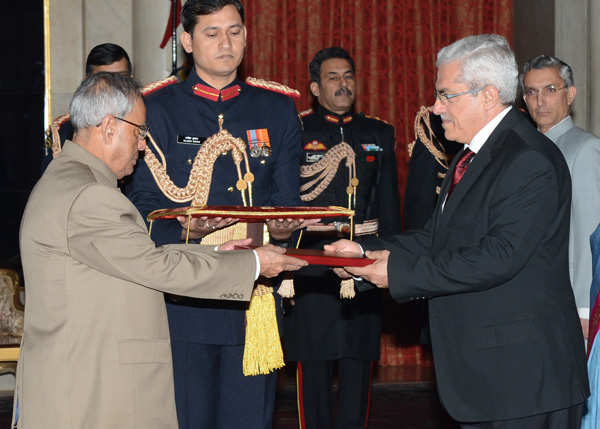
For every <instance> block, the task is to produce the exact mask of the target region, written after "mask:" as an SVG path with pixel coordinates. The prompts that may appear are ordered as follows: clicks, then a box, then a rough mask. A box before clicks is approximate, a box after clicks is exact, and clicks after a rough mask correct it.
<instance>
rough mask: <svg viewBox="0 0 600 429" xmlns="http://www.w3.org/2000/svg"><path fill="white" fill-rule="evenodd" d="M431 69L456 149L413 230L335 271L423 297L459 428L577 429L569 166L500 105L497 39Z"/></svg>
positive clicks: (473, 44) (458, 49)
mask: <svg viewBox="0 0 600 429" xmlns="http://www.w3.org/2000/svg"><path fill="white" fill-rule="evenodd" d="M437 67H438V75H437V82H436V88H435V91H436V96H437V98H436V101H435V104H434V107H433V112H434V113H435V114H437V115H440V116H441V118H442V126H443V128H444V133H445V136H446V138H447V139H449V140H454V141H457V142H460V143H464V144H465V148H464V150H462V151H461V152H459V153H458V154H457V156H456V158H455V159H454V160H453V161H452V164H451V165H450V169H449V171H448V175H447V176H446V178H445V179H444V181H443V183H442V186H441V192H440V198H439V200H438V204H437V206H436V209H435V212H434V214H433V216H432V218H431V219H430V220H429V222H428V223H427V224H426V225H425V227H424V228H423V229H421V230H416V231H410V232H409V233H406V234H404V235H395V236H393V237H388V238H389V239H391V240H389V241H386V240H384V238H385V237H382V238H381V239H372V240H371V241H370V242H369V243H364V248H365V249H369V250H370V251H367V252H366V255H367V257H369V258H372V259H375V263H373V264H372V265H369V266H367V267H363V268H356V267H354V268H352V267H346V268H345V269H343V270H342V269H336V272H337V273H338V274H339V275H340V276H341V277H343V278H349V277H350V275H353V276H354V277H356V278H358V277H361V278H362V280H363V281H368V282H371V283H373V284H374V285H376V286H377V287H382V288H389V289H390V293H391V295H392V297H393V298H394V299H395V300H397V301H408V300H412V299H419V298H425V299H429V321H430V331H431V345H432V349H433V357H434V361H435V371H436V382H437V388H438V392H439V395H440V399H441V403H442V404H443V405H444V407H445V408H446V410H447V411H448V412H449V414H450V415H451V416H452V417H453V418H454V419H455V420H457V421H458V422H459V423H460V425H461V428H463V429H467V428H468V429H471V428H496V429H498V428H502V429H508V428H527V429H542V428H553V429H556V428H561V429H571V428H577V427H579V425H580V422H581V414H582V409H583V403H584V401H585V399H586V398H587V396H589V387H588V378H587V370H586V359H585V352H584V347H583V336H582V335H581V327H580V323H579V318H578V317H577V309H576V307H575V299H574V297H573V292H572V290H571V287H570V285H569V267H568V237H569V213H570V207H571V187H570V179H569V169H568V167H567V164H566V162H565V160H564V158H563V156H562V154H561V153H560V151H559V150H558V148H557V147H556V146H555V145H553V144H552V143H551V142H550V141H549V140H548V139H547V138H546V137H544V135H543V134H541V133H539V132H537V131H536V129H535V128H534V127H533V126H532V125H531V123H530V122H529V121H528V120H527V119H525V118H524V117H523V116H522V115H521V113H520V112H519V111H517V110H516V109H514V108H512V107H511V104H512V103H513V102H514V100H515V97H516V92H517V87H518V68H517V63H516V60H515V57H514V53H513V52H512V50H511V49H510V46H509V45H508V42H507V41H506V39H505V38H504V37H501V36H498V35H492V34H487V35H480V36H470V37H466V38H464V39H461V40H459V41H457V42H455V43H453V44H452V45H450V46H447V47H445V48H443V49H442V50H441V51H440V52H439V53H438V57H437ZM375 249H383V250H375ZM325 250H330V251H351V252H356V251H359V250H360V247H359V246H358V244H356V243H354V242H351V241H348V240H340V241H338V242H336V243H333V244H332V245H330V246H325Z"/></svg>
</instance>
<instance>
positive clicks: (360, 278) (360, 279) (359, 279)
mask: <svg viewBox="0 0 600 429" xmlns="http://www.w3.org/2000/svg"><path fill="white" fill-rule="evenodd" d="M356 244H358V243H356ZM358 247H360V253H361V254H363V255H364V254H365V249H363V247H362V246H361V245H360V244H358ZM352 278H353V279H354V281H356V282H362V281H363V278H362V277H354V276H352Z"/></svg>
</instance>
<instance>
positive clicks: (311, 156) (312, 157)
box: [306, 152, 323, 164]
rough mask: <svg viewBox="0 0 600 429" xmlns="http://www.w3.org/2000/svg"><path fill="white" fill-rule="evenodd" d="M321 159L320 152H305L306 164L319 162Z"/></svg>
mask: <svg viewBox="0 0 600 429" xmlns="http://www.w3.org/2000/svg"><path fill="white" fill-rule="evenodd" d="M322 159H323V154H322V153H310V152H306V163H307V164H314V163H315V162H319V161H320V160H322Z"/></svg>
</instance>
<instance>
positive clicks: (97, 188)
mask: <svg viewBox="0 0 600 429" xmlns="http://www.w3.org/2000/svg"><path fill="white" fill-rule="evenodd" d="M99 201H101V202H102V204H101V205H99V204H98V202H99ZM138 222H141V219H140V215H139V213H138V211H137V210H136V208H135V207H134V206H133V205H132V204H131V203H130V202H129V201H128V200H127V198H125V197H124V196H123V195H121V194H120V192H119V191H117V190H116V189H112V188H109V187H107V186H104V185H99V184H93V185H90V186H87V187H86V188H84V189H83V190H82V192H80V194H79V195H78V196H77V198H76V199H75V201H74V202H73V204H72V206H71V209H70V211H69V216H68V232H67V236H68V251H69V254H70V256H71V257H72V258H73V259H75V260H76V261H78V262H80V263H82V264H84V265H86V266H88V267H91V268H93V269H95V270H98V271H100V272H102V273H104V274H106V275H108V276H111V277H115V278H119V279H121V280H125V281H128V282H132V283H137V284H139V285H141V286H145V287H148V288H151V289H156V290H159V291H163V292H170V293H174V294H178V295H185V296H192V297H195V298H207V299H219V297H220V296H221V295H222V294H223V293H231V294H238V295H236V296H238V297H244V299H245V300H248V299H249V298H250V295H251V291H252V287H253V285H254V277H255V271H256V260H255V257H254V255H253V253H252V252H251V251H231V252H216V251H214V250H212V249H213V247H212V246H199V245H181V244H176V245H168V246H161V247H155V245H154V243H153V242H152V240H151V239H150V237H149V236H148V232H147V230H146V229H145V228H144V227H142V226H140V224H139V223H138ZM231 267H236V269H235V270H232V269H231Z"/></svg>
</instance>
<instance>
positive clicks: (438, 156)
mask: <svg viewBox="0 0 600 429" xmlns="http://www.w3.org/2000/svg"><path fill="white" fill-rule="evenodd" d="M432 111H433V107H426V106H421V110H419V113H417V116H416V117H415V141H413V142H412V143H410V144H409V145H408V156H412V150H413V147H414V146H415V144H416V142H417V139H419V140H421V142H422V143H423V144H424V145H425V147H426V148H427V150H428V151H429V152H430V153H431V154H432V155H433V157H434V158H435V160H436V161H437V162H438V164H440V165H441V166H442V167H444V168H445V169H446V170H448V168H449V167H450V158H449V157H448V154H447V153H445V152H443V151H441V150H438V149H437V148H436V147H435V145H434V144H433V140H435V141H437V142H438V143H439V140H438V138H437V137H436V135H435V134H434V132H433V130H432V129H431V122H430V120H429V115H430V114H431V112H432ZM422 122H423V123H425V126H426V127H427V130H428V131H429V135H430V136H431V139H429V138H428V137H427V134H426V133H425V128H424V127H423V123H422ZM440 147H441V148H443V147H444V146H442V145H441V144H440Z"/></svg>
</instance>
